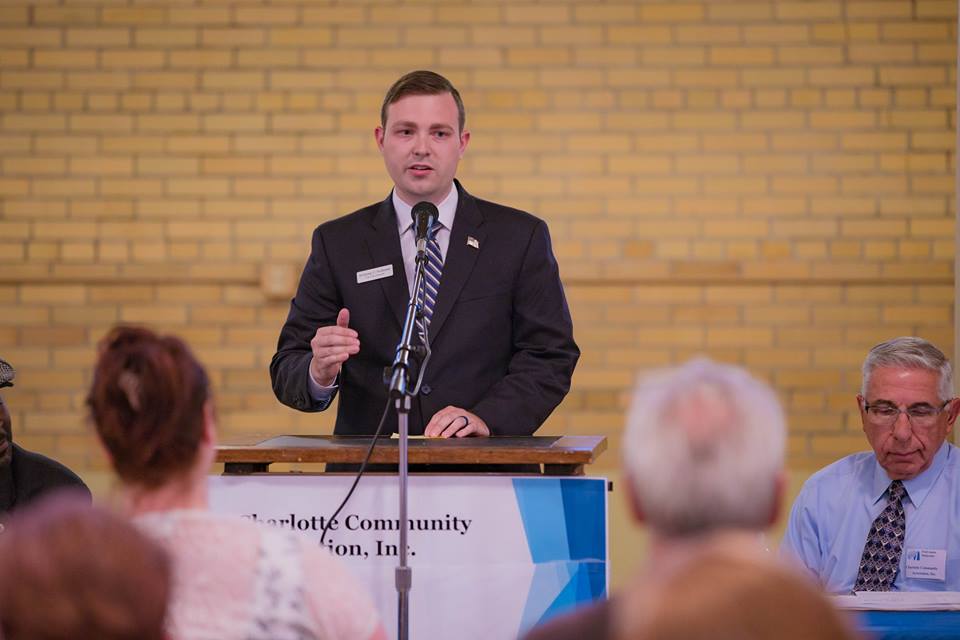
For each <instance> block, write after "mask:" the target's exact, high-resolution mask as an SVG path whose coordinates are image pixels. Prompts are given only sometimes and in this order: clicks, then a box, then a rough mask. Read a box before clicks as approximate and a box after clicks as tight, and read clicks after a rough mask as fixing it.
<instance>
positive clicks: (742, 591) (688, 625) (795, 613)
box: [618, 541, 857, 640]
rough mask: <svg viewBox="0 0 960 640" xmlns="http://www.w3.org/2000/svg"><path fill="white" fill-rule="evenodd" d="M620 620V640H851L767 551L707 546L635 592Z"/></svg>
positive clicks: (837, 617)
mask: <svg viewBox="0 0 960 640" xmlns="http://www.w3.org/2000/svg"><path fill="white" fill-rule="evenodd" d="M638 596H639V597H638V599H637V603H636V607H634V608H633V611H631V612H628V613H624V617H623V618H621V622H622V624H621V626H620V633H619V634H618V635H619V637H620V638H621V639H622V640H627V639H629V640H673V639H675V638H683V639H684V640H767V639H768V638H776V639H777V640H852V639H854V638H856V637H857V636H856V634H855V633H854V631H853V628H852V625H851V624H850V622H849V621H848V620H847V619H846V617H845V615H844V614H843V613H841V612H839V611H837V610H836V609H835V608H834V607H833V606H832V604H831V603H830V601H829V600H828V599H827V597H826V596H825V595H824V594H823V593H822V592H821V591H820V590H819V589H818V588H817V587H816V586H815V585H814V584H812V583H811V582H810V581H809V579H808V578H807V576H805V575H804V576H801V575H798V574H795V573H794V572H793V571H792V570H791V569H790V568H788V567H786V566H783V565H780V564H779V563H778V562H777V560H776V558H775V557H773V556H769V555H767V556H765V557H764V556H757V555H756V554H755V553H753V552H750V551H748V550H746V549H744V548H738V547H737V546H736V545H729V544H725V543H724V542H723V541H720V543H719V544H706V545H704V548H703V549H702V550H701V551H700V552H699V553H698V554H696V555H695V556H693V557H691V558H690V559H689V561H688V562H686V563H685V564H684V565H683V566H681V567H680V568H679V569H678V570H677V571H676V572H674V573H672V574H670V575H669V576H666V577H665V578H664V579H663V580H662V581H661V582H658V583H656V584H655V585H653V586H650V587H649V588H648V589H646V590H645V591H644V593H643V594H638Z"/></svg>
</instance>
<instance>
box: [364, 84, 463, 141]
mask: <svg viewBox="0 0 960 640" xmlns="http://www.w3.org/2000/svg"><path fill="white" fill-rule="evenodd" d="M441 93H449V94H450V95H451V96H453V101H454V102H455V103H456V104H457V115H458V116H459V119H460V131H461V132H462V131H463V127H464V125H465V124H466V123H467V114H466V111H465V110H464V108H463V100H462V99H461V98H460V92H459V91H457V89H456V87H454V86H453V84H452V83H451V82H450V81H449V80H447V79H446V78H444V77H443V76H442V75H440V74H439V73H434V72H433V71H427V70H426V69H419V70H417V71H411V72H410V73H408V74H406V75H404V76H403V77H402V78H400V79H399V80H397V81H396V82H394V83H393V86H391V87H390V89H388V90H387V95H385V96H384V97H383V105H382V106H381V107H380V126H383V127H386V126H387V107H389V106H390V105H392V104H393V103H394V102H396V101H398V100H400V98H405V97H407V96H436V95H440V94H441Z"/></svg>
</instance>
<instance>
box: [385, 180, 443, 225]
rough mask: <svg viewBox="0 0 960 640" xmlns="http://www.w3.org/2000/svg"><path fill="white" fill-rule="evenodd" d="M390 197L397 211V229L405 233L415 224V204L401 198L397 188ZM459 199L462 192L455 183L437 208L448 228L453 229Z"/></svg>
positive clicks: (441, 222)
mask: <svg viewBox="0 0 960 640" xmlns="http://www.w3.org/2000/svg"><path fill="white" fill-rule="evenodd" d="M390 197H391V199H392V200H393V210H394V211H396V212H397V230H398V231H399V232H400V235H403V234H404V233H406V231H407V229H409V228H410V227H412V226H413V218H411V217H410V212H411V211H412V210H413V206H412V205H409V204H407V203H406V202H404V201H403V200H401V199H400V196H398V195H397V190H396V189H394V190H393V191H392V192H391V194H390ZM459 201H460V194H459V192H458V189H457V185H453V186H452V187H451V188H450V193H448V194H447V197H446V198H444V199H443V201H442V202H441V203H440V204H438V205H437V210H438V211H439V214H440V215H439V217H440V224H442V225H443V226H444V227H445V228H447V229H453V219H454V218H455V217H456V215H457V203H458V202H459Z"/></svg>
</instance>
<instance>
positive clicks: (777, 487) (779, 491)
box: [767, 469, 787, 526]
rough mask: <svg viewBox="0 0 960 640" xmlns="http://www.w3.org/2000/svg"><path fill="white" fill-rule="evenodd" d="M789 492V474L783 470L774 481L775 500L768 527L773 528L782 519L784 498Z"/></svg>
mask: <svg viewBox="0 0 960 640" xmlns="http://www.w3.org/2000/svg"><path fill="white" fill-rule="evenodd" d="M786 491H787V472H786V471H785V470H783V469H781V470H780V471H779V472H778V473H777V477H776V479H775V480H774V487H773V500H772V501H771V502H770V517H769V520H768V521H767V526H773V525H774V524H775V523H776V522H777V520H778V519H779V518H780V509H781V507H782V506H783V496H784V494H785V493H786Z"/></svg>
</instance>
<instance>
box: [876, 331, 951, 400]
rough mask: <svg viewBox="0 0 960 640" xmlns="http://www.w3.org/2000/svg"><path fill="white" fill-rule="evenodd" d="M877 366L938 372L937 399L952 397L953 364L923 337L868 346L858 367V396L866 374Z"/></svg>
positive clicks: (902, 337) (909, 337)
mask: <svg viewBox="0 0 960 640" xmlns="http://www.w3.org/2000/svg"><path fill="white" fill-rule="evenodd" d="M879 367H896V368H902V369H926V370H928V371H935V372H937V373H938V374H940V384H939V385H938V392H939V394H940V400H942V401H944V402H946V401H947V400H949V399H950V398H952V397H953V367H952V366H951V364H950V361H949V360H947V356H945V355H944V354H943V352H942V351H940V349H938V348H937V347H936V346H935V345H934V344H933V343H931V342H927V341H926V340H924V339H923V338H917V337H914V336H901V337H899V338H894V339H892V340H887V341H886V342H881V343H880V344H878V345H876V346H874V347H873V348H872V349H870V353H868V354H867V357H866V359H865V360H864V361H863V367H862V369H861V374H862V383H861V386H860V395H862V396H864V397H866V395H867V387H868V385H869V383H870V376H871V374H872V373H873V371H874V369H877V368H879Z"/></svg>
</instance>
